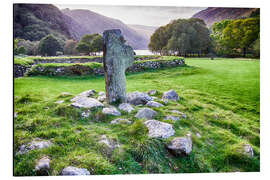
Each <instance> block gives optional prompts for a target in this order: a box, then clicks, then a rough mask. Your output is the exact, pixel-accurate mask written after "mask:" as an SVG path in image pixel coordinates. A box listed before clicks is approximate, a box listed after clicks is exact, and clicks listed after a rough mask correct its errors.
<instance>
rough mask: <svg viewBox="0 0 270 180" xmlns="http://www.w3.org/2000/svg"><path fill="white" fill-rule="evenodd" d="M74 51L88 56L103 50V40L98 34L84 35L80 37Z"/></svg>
mask: <svg viewBox="0 0 270 180" xmlns="http://www.w3.org/2000/svg"><path fill="white" fill-rule="evenodd" d="M75 49H76V50H77V51H78V52H80V53H85V54H90V53H94V54H95V53H96V52H100V51H102V49H103V38H102V36H101V35H99V34H86V35H84V36H83V37H82V39H81V40H80V42H79V43H78V44H77V45H76V47H75Z"/></svg>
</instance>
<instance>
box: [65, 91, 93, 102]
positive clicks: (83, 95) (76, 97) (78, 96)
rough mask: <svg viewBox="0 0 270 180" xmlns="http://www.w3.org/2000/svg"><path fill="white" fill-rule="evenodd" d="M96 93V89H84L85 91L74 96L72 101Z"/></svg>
mask: <svg viewBox="0 0 270 180" xmlns="http://www.w3.org/2000/svg"><path fill="white" fill-rule="evenodd" d="M95 93H96V91H95V90H94V89H92V90H88V91H84V92H82V93H80V94H79V95H77V96H75V97H74V98H72V99H71V100H70V101H71V102H76V101H78V100H80V99H83V98H87V97H92V96H94V95H95Z"/></svg>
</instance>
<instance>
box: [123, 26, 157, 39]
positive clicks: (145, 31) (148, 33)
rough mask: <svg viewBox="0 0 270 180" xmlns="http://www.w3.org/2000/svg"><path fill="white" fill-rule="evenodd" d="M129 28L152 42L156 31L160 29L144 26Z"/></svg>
mask: <svg viewBox="0 0 270 180" xmlns="http://www.w3.org/2000/svg"><path fill="white" fill-rule="evenodd" d="M128 26H129V27H131V28H132V29H134V30H135V31H137V32H138V33H140V34H141V35H143V36H144V37H145V38H147V39H148V40H149V42H150V37H151V35H152V34H153V33H154V32H155V30H156V29H157V28H158V27H154V26H144V25H138V24H128Z"/></svg>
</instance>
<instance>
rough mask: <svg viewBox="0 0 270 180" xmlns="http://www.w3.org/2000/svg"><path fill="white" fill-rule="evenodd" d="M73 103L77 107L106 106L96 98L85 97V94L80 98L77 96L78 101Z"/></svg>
mask: <svg viewBox="0 0 270 180" xmlns="http://www.w3.org/2000/svg"><path fill="white" fill-rule="evenodd" d="M71 105H72V106H73V107H76V108H89V109H92V108H98V107H103V106H104V105H103V104H102V103H101V102H99V101H98V100H96V99H94V98H89V97H84V96H81V97H80V98H76V101H74V102H73V103H72V104H71Z"/></svg>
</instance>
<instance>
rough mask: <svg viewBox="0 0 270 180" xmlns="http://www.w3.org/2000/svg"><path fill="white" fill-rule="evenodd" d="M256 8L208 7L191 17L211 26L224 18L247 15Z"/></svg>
mask: <svg viewBox="0 0 270 180" xmlns="http://www.w3.org/2000/svg"><path fill="white" fill-rule="evenodd" d="M256 9H257V8H215V7H209V8H206V9H204V10H202V11H200V12H198V13H196V14H194V15H193V16H192V17H193V18H200V19H203V20H204V22H205V23H206V24H207V26H208V27H210V26H212V25H213V24H214V23H215V22H219V21H222V20H224V19H239V18H244V17H248V16H249V15H250V14H251V13H252V12H253V11H255V10H256Z"/></svg>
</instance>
